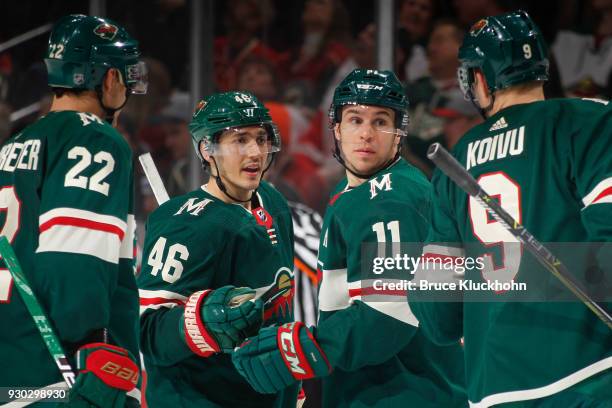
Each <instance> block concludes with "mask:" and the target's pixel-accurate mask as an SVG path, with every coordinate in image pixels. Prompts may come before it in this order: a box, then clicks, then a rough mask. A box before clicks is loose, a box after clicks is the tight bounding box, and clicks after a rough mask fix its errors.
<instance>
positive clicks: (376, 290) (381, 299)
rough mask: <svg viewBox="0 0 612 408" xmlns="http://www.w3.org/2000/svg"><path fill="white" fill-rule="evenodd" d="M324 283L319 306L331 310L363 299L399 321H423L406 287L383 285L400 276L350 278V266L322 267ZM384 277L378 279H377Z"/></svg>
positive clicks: (320, 290)
mask: <svg viewBox="0 0 612 408" xmlns="http://www.w3.org/2000/svg"><path fill="white" fill-rule="evenodd" d="M321 274H322V278H321V287H320V288H319V310H321V311H322V312H331V311H335V310H342V309H346V308H348V307H349V306H351V305H352V304H353V302H355V301H356V300H359V301H362V302H363V303H365V304H366V305H368V306H370V307H371V308H372V309H375V310H378V311H379V312H381V313H384V314H386V315H387V316H390V317H393V318H395V319H397V320H399V321H402V322H404V323H407V324H410V325H412V326H418V325H419V322H418V320H417V319H416V317H415V316H414V314H413V313H412V310H410V306H409V305H408V300H407V298H406V291H405V290H385V289H381V285H379V283H380V282H382V281H384V282H385V283H389V282H391V281H394V282H395V283H399V280H391V279H382V278H381V279H379V280H378V279H365V280H359V281H354V282H348V281H347V276H348V275H347V269H346V268H342V269H334V270H324V269H322V270H321ZM377 281H380V282H378V283H375V282H377Z"/></svg>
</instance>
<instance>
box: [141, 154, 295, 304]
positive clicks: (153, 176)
mask: <svg viewBox="0 0 612 408" xmlns="http://www.w3.org/2000/svg"><path fill="white" fill-rule="evenodd" d="M138 160H139V161H140V165H141V166H142V169H143V170H144V173H145V177H146V178H147V181H148V182H149V186H151V190H153V195H154V196H155V199H156V200H157V204H159V205H162V204H163V203H165V202H166V201H168V200H169V199H170V196H168V192H167V191H166V187H164V182H163V181H162V179H161V177H160V176H159V172H158V171H157V166H155V162H154V161H153V157H151V153H143V154H141V155H140V156H138ZM289 290H290V288H284V289H277V288H276V287H275V286H274V285H272V286H271V287H270V289H268V290H267V291H265V292H264V293H262V294H261V296H260V298H261V300H262V301H263V302H264V308H265V307H266V306H268V305H269V304H270V303H272V301H273V300H274V299H276V298H278V297H279V296H282V295H284V294H285V293H287V292H288V291H289Z"/></svg>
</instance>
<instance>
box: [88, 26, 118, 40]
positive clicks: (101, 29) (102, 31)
mask: <svg viewBox="0 0 612 408" xmlns="http://www.w3.org/2000/svg"><path fill="white" fill-rule="evenodd" d="M118 31H119V29H118V28H117V26H114V25H112V24H108V23H102V24H100V25H98V26H97V27H96V28H94V34H95V35H97V36H98V37H101V38H103V39H105V40H108V41H111V40H112V39H113V38H115V36H116V35H117V32H118Z"/></svg>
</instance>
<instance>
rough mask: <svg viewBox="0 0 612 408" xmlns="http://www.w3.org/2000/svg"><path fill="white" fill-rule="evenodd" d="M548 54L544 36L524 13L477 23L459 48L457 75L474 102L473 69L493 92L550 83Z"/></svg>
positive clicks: (489, 18) (463, 89)
mask: <svg viewBox="0 0 612 408" xmlns="http://www.w3.org/2000/svg"><path fill="white" fill-rule="evenodd" d="M547 55H548V52H547V47H546V44H545V42H544V39H543V37H542V33H541V32H540V30H539V29H538V27H537V26H536V25H535V23H534V22H533V20H531V17H529V15H528V14H527V13H526V12H524V11H514V12H511V13H506V14H502V15H499V16H495V17H487V18H483V19H481V20H479V21H477V22H476V23H475V24H474V25H473V26H472V27H471V28H470V30H469V32H468V34H467V35H466V36H465V38H464V40H463V44H462V45H461V47H460V49H459V63H460V65H459V69H458V71H457V76H458V79H459V84H460V86H461V90H462V91H463V93H464V94H465V95H466V96H467V97H468V98H470V99H472V100H474V96H473V94H472V86H473V85H474V69H480V70H481V71H482V73H483V74H484V76H485V78H486V81H487V86H488V87H489V90H490V92H491V93H493V92H495V91H498V90H500V89H504V88H507V87H509V86H512V85H518V84H521V83H525V82H531V81H546V80H548V65H549V63H548V56H547Z"/></svg>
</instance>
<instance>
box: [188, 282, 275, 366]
mask: <svg viewBox="0 0 612 408" xmlns="http://www.w3.org/2000/svg"><path fill="white" fill-rule="evenodd" d="M262 323H263V303H262V301H261V299H255V290H253V289H251V288H236V287H234V286H229V285H228V286H223V287H222V288H219V289H216V290H210V289H209V290H202V291H199V292H195V293H194V294H192V295H191V296H190V297H189V299H188V300H187V304H186V305H185V312H184V316H183V319H182V320H181V331H182V333H183V336H185V341H186V342H187V345H188V346H189V348H190V349H191V351H193V352H194V353H195V354H197V355H199V356H201V357H208V356H210V355H211V354H214V353H220V352H224V353H230V352H232V351H233V350H234V348H235V347H236V346H238V345H239V344H240V343H242V342H243V341H244V339H246V338H247V337H248V336H252V335H254V334H255V333H257V332H258V331H259V329H260V328H261V325H262Z"/></svg>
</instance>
